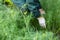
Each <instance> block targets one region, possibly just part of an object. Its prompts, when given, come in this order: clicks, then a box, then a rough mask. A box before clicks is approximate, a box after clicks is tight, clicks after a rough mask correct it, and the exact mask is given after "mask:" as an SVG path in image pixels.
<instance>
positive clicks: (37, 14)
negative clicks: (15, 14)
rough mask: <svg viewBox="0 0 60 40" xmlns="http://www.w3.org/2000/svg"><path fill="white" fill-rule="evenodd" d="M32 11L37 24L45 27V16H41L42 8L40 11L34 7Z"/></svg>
mask: <svg viewBox="0 0 60 40" xmlns="http://www.w3.org/2000/svg"><path fill="white" fill-rule="evenodd" d="M32 12H33V16H34V17H35V18H37V20H38V22H39V25H40V26H41V27H43V28H46V23H45V18H44V17H43V16H41V15H43V14H44V11H43V10H42V9H41V10H40V11H39V10H38V9H34V10H33V11H32Z"/></svg>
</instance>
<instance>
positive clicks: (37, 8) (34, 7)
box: [12, 0, 46, 28]
mask: <svg viewBox="0 0 60 40" xmlns="http://www.w3.org/2000/svg"><path fill="white" fill-rule="evenodd" d="M12 2H13V3H14V4H15V5H16V6H18V7H20V8H21V7H22V6H23V5H24V4H27V7H26V8H25V9H28V10H29V11H30V12H32V13H33V15H34V17H35V18H37V20H38V22H39V24H40V26H41V27H43V28H46V23H45V18H44V17H43V16H41V15H43V14H45V11H44V10H43V9H42V7H41V4H40V2H39V0H12Z"/></svg>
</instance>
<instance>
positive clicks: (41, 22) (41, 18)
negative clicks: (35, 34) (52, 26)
mask: <svg viewBox="0 0 60 40" xmlns="http://www.w3.org/2000/svg"><path fill="white" fill-rule="evenodd" d="M37 19H38V21H39V24H40V26H41V27H43V28H46V23H45V19H44V17H40V18H37Z"/></svg>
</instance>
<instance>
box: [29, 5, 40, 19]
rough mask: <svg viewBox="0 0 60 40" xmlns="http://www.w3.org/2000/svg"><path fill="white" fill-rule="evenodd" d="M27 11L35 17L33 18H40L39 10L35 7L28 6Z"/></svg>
mask: <svg viewBox="0 0 60 40" xmlns="http://www.w3.org/2000/svg"><path fill="white" fill-rule="evenodd" d="M28 9H29V11H30V12H32V14H33V17H35V18H38V17H40V12H39V9H38V8H37V7H36V6H34V5H29V6H28Z"/></svg>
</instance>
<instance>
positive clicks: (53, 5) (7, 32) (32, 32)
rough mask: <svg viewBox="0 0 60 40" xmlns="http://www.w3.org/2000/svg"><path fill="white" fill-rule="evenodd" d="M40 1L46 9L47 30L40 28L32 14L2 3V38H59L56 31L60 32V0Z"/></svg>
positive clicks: (0, 19)
mask: <svg viewBox="0 0 60 40" xmlns="http://www.w3.org/2000/svg"><path fill="white" fill-rule="evenodd" d="M40 1H41V4H42V7H43V9H44V10H45V11H46V15H45V18H46V23H47V28H46V30H44V29H43V30H41V29H40V28H41V27H40V26H39V25H38V23H37V22H36V21H37V20H34V19H33V21H32V20H31V19H32V14H30V15H24V13H23V12H22V11H21V10H19V9H18V8H15V7H12V8H8V7H6V6H5V5H2V4H0V5H1V6H0V40H58V38H57V37H56V36H55V35H54V33H57V34H58V33H59V32H60V25H59V24H60V19H59V17H60V14H59V13H60V11H59V10H60V5H59V2H60V1H59V0H46V1H45V0H40ZM0 2H2V1H0ZM57 6H58V7H57ZM25 13H26V12H25ZM31 21H32V23H30V22H31ZM37 27H38V28H39V31H38V28H37ZM35 28H36V29H35ZM48 31H49V32H48Z"/></svg>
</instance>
